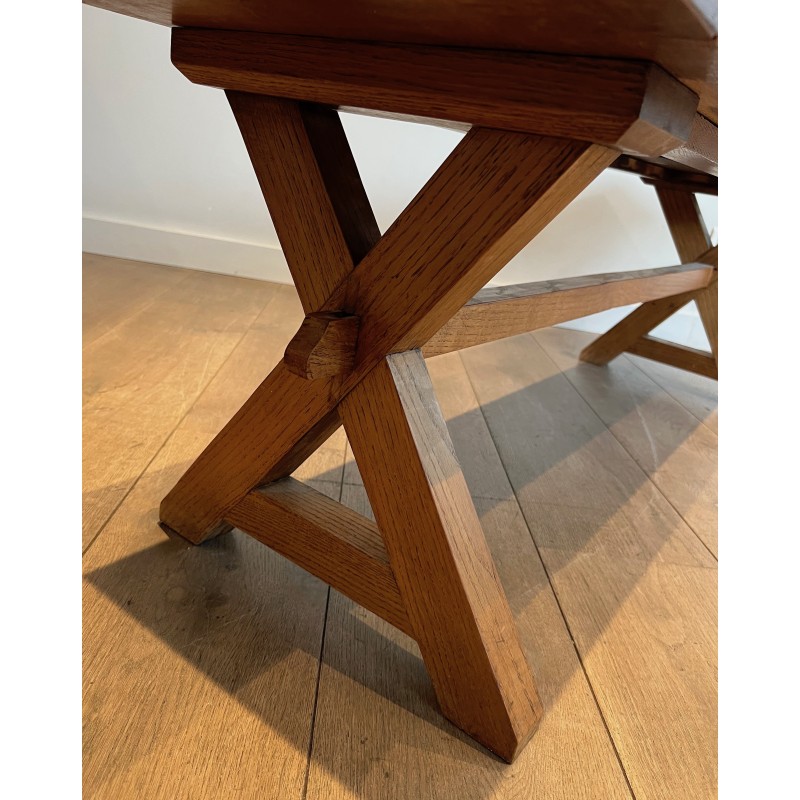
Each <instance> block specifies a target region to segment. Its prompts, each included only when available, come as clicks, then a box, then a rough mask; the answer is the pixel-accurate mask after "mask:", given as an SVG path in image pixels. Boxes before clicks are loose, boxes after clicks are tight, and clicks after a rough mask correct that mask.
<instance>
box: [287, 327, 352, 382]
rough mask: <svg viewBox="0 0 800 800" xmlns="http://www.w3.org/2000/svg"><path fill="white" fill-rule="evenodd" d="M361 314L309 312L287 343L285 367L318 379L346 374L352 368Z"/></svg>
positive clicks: (297, 373) (307, 377)
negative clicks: (356, 315)
mask: <svg viewBox="0 0 800 800" xmlns="http://www.w3.org/2000/svg"><path fill="white" fill-rule="evenodd" d="M357 343H358V317H354V316H352V315H349V314H340V313H337V312H335V311H315V312H313V313H311V314H308V315H307V316H306V318H305V319H304V320H303V322H302V324H301V325H300V329H299V330H298V332H297V333H296V334H295V335H294V337H293V338H292V341H291V342H289V344H288V345H287V346H286V352H285V353H284V355H283V358H284V361H285V362H286V366H287V367H288V368H289V369H290V370H291V371H292V372H294V374H295V375H299V376H300V377H301V378H306V379H308V380H316V379H318V378H329V377H331V376H333V375H345V374H346V373H348V372H350V371H351V370H352V369H353V364H354V363H355V357H356V344H357Z"/></svg>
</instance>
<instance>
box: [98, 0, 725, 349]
mask: <svg viewBox="0 0 800 800" xmlns="http://www.w3.org/2000/svg"><path fill="white" fill-rule="evenodd" d="M83 48H84V72H83V85H84V90H83V174H84V196H83V217H84V222H83V232H84V250H86V251H89V252H93V253H101V254H104V255H114V256H120V257H124V258H132V259H139V260H143V261H153V262H157V263H162V264H172V265H176V266H182V267H192V268H197V269H204V270H210V271H214V272H225V273H230V274H234V275H246V276H249V277H254V278H262V279H264V280H273V281H280V282H285V283H289V282H290V281H291V278H290V276H289V271H288V269H287V267H286V262H285V261H284V259H283V255H282V253H281V251H280V246H279V244H278V238H277V235H276V233H275V229H274V227H273V226H272V223H271V222H270V219H269V216H268V213H267V209H266V205H265V204H264V200H263V198H262V196H261V192H260V189H259V187H258V183H257V181H256V178H255V175H254V174H253V170H252V167H251V166H250V163H249V161H248V159H247V154H246V152H245V147H244V144H243V142H242V140H241V138H240V136H239V131H238V129H237V127H236V123H235V122H234V119H233V116H232V114H231V111H230V109H229V108H228V105H227V103H226V101H225V97H224V95H223V93H222V92H221V91H219V90H216V89H210V88H207V87H201V86H195V85H193V84H191V83H190V82H189V81H188V80H187V79H185V78H184V77H183V76H182V75H181V74H180V73H179V72H178V71H177V70H176V69H175V68H174V67H173V66H172V65H171V63H170V61H169V30H168V29H167V28H163V27H161V26H157V25H152V24H150V23H146V22H141V21H139V20H135V19H131V18H128V17H123V16H119V15H117V14H112V13H110V12H107V11H102V10H100V9H96V8H92V7H90V6H83ZM343 122H344V127H345V129H346V131H347V134H348V137H349V138H350V142H351V144H352V148H353V152H354V155H355V158H356V161H357V162H358V167H359V170H360V172H361V176H362V179H363V181H364V185H365V187H366V190H367V193H368V195H369V197H370V200H371V201H372V203H373V206H374V209H375V213H376V216H377V219H378V224H379V225H380V226H381V228H382V229H383V230H385V229H386V228H387V227H388V226H389V224H391V222H392V221H393V220H394V218H395V217H396V216H397V215H398V214H399V213H400V211H401V210H402V209H403V208H404V206H405V205H406V204H407V203H408V201H409V200H410V199H411V198H412V197H413V196H414V195H415V194H416V192H417V191H418V190H419V189H420V187H421V186H422V185H423V184H424V183H425V181H426V180H427V179H428V178H429V177H430V175H431V174H432V173H433V171H434V170H435V169H436V168H437V167H438V166H439V164H440V163H441V162H442V161H443V160H444V158H445V157H446V156H447V154H448V153H449V152H450V151H451V150H452V148H453V147H454V146H455V145H456V143H457V142H458V141H459V139H460V136H461V135H460V134H458V133H455V132H453V131H449V130H445V129H442V128H436V127H432V126H427V125H414V124H410V123H403V122H395V121H391V120H384V119H377V118H373V117H364V116H356V115H343ZM698 199H699V202H700V206H701V208H702V210H703V214H704V215H705V218H706V222H707V224H708V225H709V227H710V228H711V229H712V237H713V238H714V241H716V226H717V220H716V211H717V206H716V203H717V201H716V198H713V197H705V196H702V195H701V196H699V197H698ZM677 262H678V258H677V255H676V253H675V249H674V246H673V244H672V240H671V238H670V236H669V232H668V231H667V227H666V224H665V222H664V220H663V217H662V215H661V212H660V208H659V206H658V201H657V200H656V197H655V192H654V191H653V189H652V188H650V187H647V186H645V185H644V184H642V183H641V181H640V180H639V179H638V178H636V177H635V176H633V175H627V174H624V173H620V172H616V171H614V170H607V171H606V172H605V173H604V174H603V175H601V176H600V178H598V179H597V180H596V181H595V182H594V183H593V184H592V185H591V186H590V187H589V188H588V189H586V191H584V192H583V194H581V195H580V197H578V198H577V199H576V200H575V202H574V203H573V204H572V205H571V206H569V208H567V209H566V210H565V211H564V212H563V213H562V214H561V215H560V216H559V217H558V218H557V219H556V220H555V221H554V222H553V223H551V224H550V226H548V228H547V229H545V230H544V231H543V232H542V233H541V234H540V235H539V236H538V237H537V238H536V240H535V241H534V242H532V243H531V244H530V245H529V246H528V247H527V248H525V249H524V250H523V251H522V252H521V253H520V254H519V255H518V256H517V257H516V258H515V259H514V260H513V261H512V262H511V263H510V264H509V265H508V266H507V267H506V268H505V269H504V270H503V271H502V272H501V273H499V274H498V275H497V277H496V278H495V280H494V281H492V283H498V284H499V283H518V282H522V281H531V280H540V279H546V278H555V277H566V276H570V275H581V274H590V273H594V272H609V271H615V270H619V269H642V268H645V267H657V266H667V265H669V264H675V263H677ZM628 310H629V309H615V310H614V311H609V312H605V313H603V314H597V315H594V316H593V317H586V318H584V319H583V320H580V321H577V322H575V323H573V324H572V327H580V328H583V329H585V330H592V331H598V332H600V331H604V330H606V329H607V328H608V327H610V325H612V324H613V323H614V322H616V321H617V320H618V319H621V318H622V316H624V314H625V313H627V311H628ZM657 333H658V335H660V336H663V337H664V338H669V339H672V340H674V341H678V342H681V343H684V344H688V345H691V346H694V347H704V348H705V347H707V340H706V338H705V334H704V333H703V330H702V325H701V324H700V322H699V319H698V318H697V313H696V310H695V309H694V306H693V305H692V306H690V307H687V309H685V310H684V312H682V313H681V314H679V315H676V316H675V317H673V319H672V320H671V321H668V322H667V323H665V324H664V326H662V327H661V328H660V329H658V330H657Z"/></svg>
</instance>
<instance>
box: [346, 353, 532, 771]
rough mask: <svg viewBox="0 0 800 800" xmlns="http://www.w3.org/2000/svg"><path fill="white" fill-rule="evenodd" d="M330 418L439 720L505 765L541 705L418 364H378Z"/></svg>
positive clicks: (415, 360)
mask: <svg viewBox="0 0 800 800" xmlns="http://www.w3.org/2000/svg"><path fill="white" fill-rule="evenodd" d="M342 414H343V419H344V423H345V430H346V431H347V434H348V439H349V441H350V444H351V446H352V448H353V452H354V454H355V457H356V461H357V463H358V464H359V467H360V470H361V475H362V477H363V479H364V484H365V486H366V489H367V492H368V494H369V496H370V498H371V503H372V508H373V511H374V513H375V517H376V520H377V522H378V526H379V527H380V530H381V533H382V534H383V537H384V540H385V543H386V549H387V552H388V553H389V559H390V562H391V565H392V569H393V570H394V573H395V578H396V580H397V584H398V586H399V587H400V593H401V596H402V598H403V601H404V603H405V606H406V611H407V613H408V616H409V619H410V620H411V627H412V629H413V630H414V632H415V635H416V639H417V642H418V644H419V647H420V650H421V652H422V657H423V659H424V661H425V666H426V668H427V669H428V672H429V673H430V675H431V680H432V682H433V685H434V687H435V690H436V696H437V698H438V700H439V704H440V705H441V708H442V713H443V714H444V715H445V716H446V717H447V718H448V719H450V720H451V721H453V722H455V723H456V724H457V725H458V727H459V728H461V729H462V730H464V731H465V732H466V733H468V734H469V735H470V736H473V737H474V738H475V739H477V740H478V741H479V742H481V743H482V744H484V745H485V746H486V747H488V748H489V749H490V750H492V752H494V753H496V754H497V755H499V756H500V757H501V758H503V759H504V760H506V761H509V762H510V761H512V760H513V759H514V758H515V756H516V755H517V754H518V752H519V751H520V750H521V749H522V747H524V745H525V744H526V743H527V741H528V739H529V738H530V737H531V736H532V735H533V732H534V731H535V729H536V725H537V724H538V722H539V718H540V716H541V703H540V700H539V697H538V695H537V693H536V689H535V687H534V683H533V678H532V676H531V673H530V668H529V666H528V663H527V661H526V659H525V655H524V653H523V652H522V649H521V647H520V644H519V639H518V636H517V631H516V627H515V625H514V620H513V617H512V615H511V612H510V609H509V607H508V602H507V600H506V597H505V594H504V593H503V589H502V586H501V585H500V580H499V578H498V576H497V573H496V570H495V567H494V563H493V561H492V557H491V554H490V553H489V550H488V548H487V546H486V540H485V538H484V535H483V531H482V529H481V527H480V521H479V520H478V517H477V515H476V513H475V508H474V506H473V504H472V500H471V499H470V494H469V490H468V488H467V485H466V482H465V481H464V477H463V474H462V472H461V468H460V466H459V464H458V461H457V460H456V457H455V454H454V453H453V449H452V442H451V441H450V437H449V435H448V433H447V428H446V425H445V423H444V419H443V417H442V415H441V410H440V409H439V407H438V404H437V403H436V398H435V395H434V393H433V387H432V385H431V383H430V378H429V376H428V372H427V369H426V367H425V361H424V359H423V357H422V354H421V353H420V352H419V351H411V352H408V353H401V354H397V355H393V356H389V357H388V358H387V359H386V361H385V362H383V363H382V364H380V365H379V366H378V367H376V368H375V369H374V370H373V371H372V372H371V373H370V374H369V375H368V376H367V377H366V378H365V379H364V381H363V382H362V383H361V384H360V385H359V386H358V387H356V388H355V389H354V390H353V391H352V392H351V393H350V394H349V395H348V396H347V398H345V400H344V401H343V403H342Z"/></svg>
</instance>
